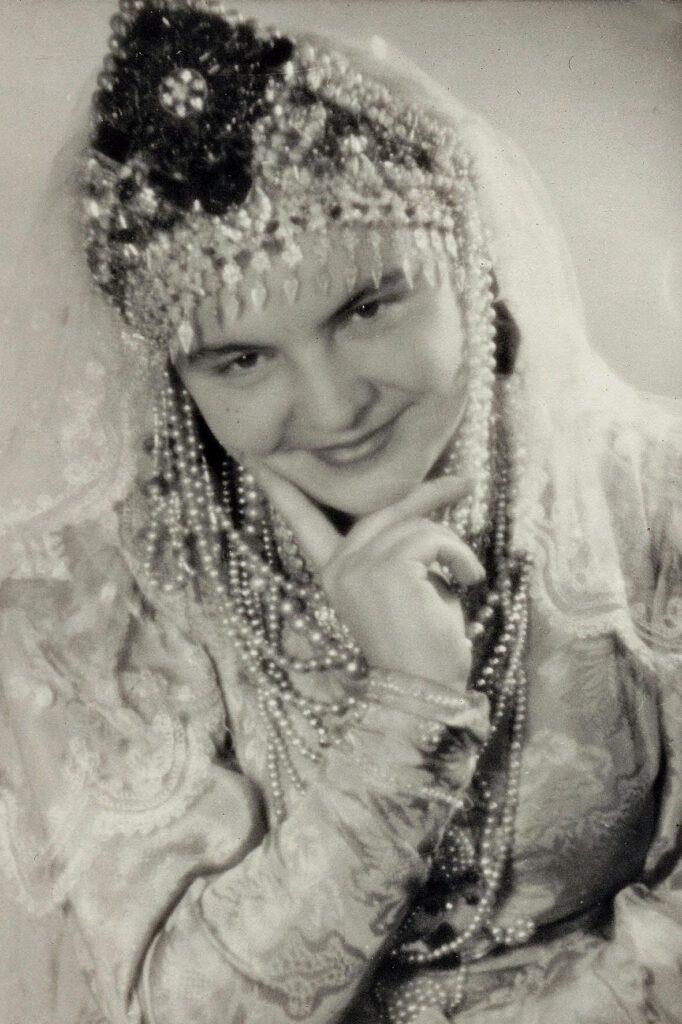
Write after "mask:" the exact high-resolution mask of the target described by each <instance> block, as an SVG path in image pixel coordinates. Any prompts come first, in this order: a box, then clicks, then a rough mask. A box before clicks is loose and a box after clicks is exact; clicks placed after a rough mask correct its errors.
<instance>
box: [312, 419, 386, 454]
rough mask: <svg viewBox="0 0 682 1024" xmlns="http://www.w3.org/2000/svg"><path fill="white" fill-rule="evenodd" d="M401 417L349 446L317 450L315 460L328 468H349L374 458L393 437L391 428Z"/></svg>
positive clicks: (342, 445)
mask: <svg viewBox="0 0 682 1024" xmlns="http://www.w3.org/2000/svg"><path fill="white" fill-rule="evenodd" d="M401 415H402V412H401V413H398V415H396V416H394V417H393V418H392V419H390V420H389V421H388V422H387V423H384V424H383V426H381V427H377V428H376V430H372V431H370V433H368V434H364V435H363V436H362V437H361V438H359V439H358V440H357V441H353V442H352V443H351V444H339V445H333V446H331V447H329V448H317V449H316V450H315V458H317V459H319V461H320V462H324V463H326V465H328V466H334V467H338V466H349V465H353V464H355V463H358V462H364V461H366V460H367V459H371V458H374V457H375V456H376V455H379V454H380V452H382V451H383V450H384V448H385V447H386V445H387V444H388V442H389V441H390V440H391V437H392V435H393V428H394V426H395V424H396V422H397V420H398V419H399V418H400V416H401Z"/></svg>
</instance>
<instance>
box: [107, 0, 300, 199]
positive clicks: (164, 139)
mask: <svg viewBox="0 0 682 1024" xmlns="http://www.w3.org/2000/svg"><path fill="white" fill-rule="evenodd" d="M113 28H114V40H113V42H114V45H113V46H112V53H111V54H110V57H109V59H108V64H107V66H106V68H105V71H104V73H103V75H102V76H101V77H100V81H99V85H100V91H99V93H98V95H97V97H96V99H95V130H94V136H93V140H92V148H93V149H94V150H95V151H96V152H98V153H99V154H101V155H102V156H104V157H106V158H107V159H108V160H111V161H113V162H114V164H119V165H121V164H124V163H129V162H130V161H132V160H135V161H136V162H139V163H140V164H143V165H144V166H145V167H146V170H147V181H148V184H149V185H150V186H151V187H152V188H153V189H154V191H155V192H156V193H157V194H158V196H159V198H162V199H165V200H167V201H168V202H170V203H171V204H172V205H173V206H174V207H175V208H177V209H179V210H187V209H189V208H190V207H191V206H192V205H193V204H194V203H195V202H197V201H198V202H199V203H200V204H201V206H202V208H203V209H204V210H205V211H206V212H207V213H212V214H222V213H224V212H225V211H226V210H227V209H228V208H229V207H231V206H234V205H238V204H240V203H242V202H243V201H244V199H245V198H246V196H247V195H248V192H249V189H250V187H251V159H252V154H253V145H252V138H251V136H252V128H253V125H254V124H255V122H256V121H257V120H258V118H259V117H261V116H262V115H263V113H264V112H265V111H266V109H267V102H266V98H265V94H266V90H267V88H268V85H269V84H270V83H271V82H272V81H273V79H274V78H277V77H281V75H282V67H283V65H285V64H286V62H287V61H289V60H290V58H291V56H292V54H293V50H294V47H293V43H292V42H291V41H290V40H289V39H286V38H284V37H282V36H279V35H272V34H271V35H267V36H260V35H259V34H257V32H256V31H255V29H254V27H253V25H252V24H250V23H249V22H239V21H237V22H234V23H232V22H228V21H225V20H224V19H223V18H221V17H219V16H217V15H214V14H210V13H203V12H199V11H196V10H187V9H184V10H169V9H164V8H161V7H155V6H148V7H143V9H142V10H141V11H139V13H137V15H136V17H135V18H134V19H133V20H132V21H130V22H129V21H128V20H127V19H124V18H123V17H118V18H117V19H115V20H114V24H113Z"/></svg>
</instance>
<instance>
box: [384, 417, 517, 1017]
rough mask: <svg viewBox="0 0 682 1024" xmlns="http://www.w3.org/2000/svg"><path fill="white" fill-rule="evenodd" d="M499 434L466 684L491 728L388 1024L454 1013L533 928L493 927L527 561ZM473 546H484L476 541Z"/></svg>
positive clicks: (445, 845) (409, 941)
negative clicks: (481, 966)
mask: <svg viewBox="0 0 682 1024" xmlns="http://www.w3.org/2000/svg"><path fill="white" fill-rule="evenodd" d="M499 427H500V425H499V420H498V422H497V428H498V429H497V430H496V434H497V438H496V445H495V446H494V449H495V455H494V465H493V476H494V487H495V499H494V501H493V507H492V510H491V511H492V515H491V531H490V534H491V536H490V538H489V542H488V548H489V553H490V554H489V559H488V561H489V565H490V567H491V570H492V573H494V585H493V587H492V588H491V589H490V590H489V592H488V594H487V596H486V599H485V601H484V602H483V603H482V604H481V606H480V607H479V609H478V611H477V612H476V613H475V614H474V616H473V618H472V621H471V625H470V627H469V635H470V636H471V638H472V639H473V640H474V642H475V645H476V651H477V655H478V657H477V663H475V667H474V671H473V672H472V680H473V682H472V684H471V686H472V688H473V689H476V690H479V691H480V692H483V693H485V694H486V695H487V697H488V699H489V701H490V705H491V712H492V715H491V731H490V735H489V738H488V740H487V741H486V743H485V744H484V745H483V747H482V749H481V750H480V751H479V753H478V759H477V770H476V773H475V775H474V781H473V784H472V786H471V789H470V797H471V800H470V806H469V809H468V811H465V812H463V813H460V814H457V815H455V816H454V817H453V820H452V822H451V824H450V825H449V827H448V828H447V830H446V832H445V835H444V837H443V840H442V842H441V844H440V847H439V849H438V850H437V852H436V855H435V857H434V862H433V867H432V871H431V875H430V879H429V882H428V883H427V885H426V887H425V889H424V892H423V893H422V895H421V897H420V898H419V899H418V900H417V902H416V903H415V905H414V906H413V908H412V910H411V911H410V913H409V914H408V916H407V917H406V918H405V920H404V921H403V923H402V926H401V928H400V930H399V932H398V935H397V938H396V942H395V944H394V947H393V949H392V951H391V955H392V957H393V958H394V959H395V960H397V961H398V962H400V963H401V964H403V965H404V966H405V967H406V968H407V969H412V970H413V971H414V974H413V975H412V978H411V979H410V980H409V981H408V982H407V983H406V984H404V985H403V986H402V987H401V988H399V989H398V990H397V991H392V990H391V988H390V986H385V987H383V988H380V992H379V995H380V998H381V1000H382V1002H383V1003H384V1006H385V1009H386V1013H387V1017H388V1020H389V1021H390V1022H391V1024H409V1022H411V1021H413V1020H417V1019H418V1015H419V1013H420V1012H421V1011H422V1010H423V1009H425V1008H426V1007H434V1008H438V1009H439V1010H441V1011H442V1012H443V1013H445V1014H447V1015H448V1016H451V1015H453V1014H455V1013H456V1012H457V1011H458V1009H460V1008H461V1006H462V1004H463V1001H464V996H465V986H466V980H467V973H468V965H469V964H470V963H472V962H474V961H475V960H478V959H480V958H481V957H483V956H485V955H486V954H487V953H488V952H490V950H491V949H493V948H494V947H497V946H505V945H509V946H512V945H518V944H521V943H523V942H526V941H528V939H530V938H531V936H532V934H533V930H534V925H533V922H532V921H531V920H529V919H526V918H524V919H519V920H516V921H514V922H513V923H512V924H509V925H507V926H505V927H502V926H500V925H498V924H496V923H495V917H496V912H497V910H498V909H499V903H500V899H501V897H502V895H503V887H504V882H505V875H506V872H507V871H508V869H509V865H510V859H511V855H512V852H513V845H514V826H515V819H516V810H517V805H518V798H519V783H520V774H521V751H522V746H523V739H524V734H525V725H526V710H527V681H526V675H525V671H524V666H523V653H524V650H525V643H526V638H527V632H528V587H529V576H530V569H531V560H530V557H529V556H528V555H525V554H523V553H519V554H516V553H514V554H512V553H511V551H510V547H511V538H510V532H511V515H510V508H509V500H510V487H511V480H510V466H509V461H510V460H509V457H508V453H507V451H506V441H505V439H504V438H503V437H500V434H501V430H500V429H499ZM478 546H479V549H480V548H481V547H484V546H485V543H484V541H483V539H482V538H479V541H478ZM491 767H494V773H495V775H496V776H497V777H498V779H499V777H500V776H501V777H502V778H503V783H502V784H500V782H499V781H498V784H497V785H491V783H490V782H489V781H488V779H487V778H486V775H487V774H488V772H489V770H490V768H491ZM462 903H464V904H465V905H466V906H467V907H468V910H469V912H468V914H467V915H466V916H465V923H463V924H460V925H459V926H458V927H455V925H454V924H453V914H455V913H456V912H457V910H458V907H459V908H461V905H462ZM459 916H460V917H461V916H462V915H461V914H460V915H459ZM431 966H434V967H439V968H443V967H450V968H452V970H451V971H450V972H443V971H442V970H441V971H440V972H439V973H440V975H441V977H438V976H437V975H435V974H434V973H430V974H427V975H424V974H423V973H422V974H421V975H420V974H419V973H418V969H419V968H428V967H431ZM445 979H447V980H445Z"/></svg>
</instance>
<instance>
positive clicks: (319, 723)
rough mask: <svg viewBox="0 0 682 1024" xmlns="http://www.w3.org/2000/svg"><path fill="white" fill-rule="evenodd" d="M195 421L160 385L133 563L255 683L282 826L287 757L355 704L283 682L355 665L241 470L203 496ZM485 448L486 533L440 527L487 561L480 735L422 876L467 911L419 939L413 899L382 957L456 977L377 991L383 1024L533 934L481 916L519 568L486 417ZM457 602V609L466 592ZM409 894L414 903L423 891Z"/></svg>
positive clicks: (493, 430)
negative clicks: (469, 775)
mask: <svg viewBox="0 0 682 1024" xmlns="http://www.w3.org/2000/svg"><path fill="white" fill-rule="evenodd" d="M195 416H196V413H195V410H194V406H193V404H192V402H191V400H190V399H189V396H188V395H187V394H186V393H185V392H184V391H182V390H181V391H179V392H178V389H177V387H176V385H175V384H174V383H173V382H172V381H171V379H170V377H169V376H167V377H166V383H165V387H164V389H163V392H162V397H161V403H160V408H159V410H158V412H157V418H156V423H155V431H154V443H153V463H154V471H155V472H154V478H153V481H152V484H151V486H150V487H149V499H150V509H151V517H150V526H149V529H148V530H147V531H146V544H145V557H144V567H145V569H146V571H147V573H148V575H149V576H150V577H151V578H155V577H156V578H157V579H158V577H159V572H158V559H159V556H160V555H161V554H162V553H163V552H164V551H166V552H169V553H170V556H171V559H172V561H173V562H174V565H175V578H174V579H172V580H169V581H168V582H166V583H165V584H164V585H163V586H164V587H165V589H167V590H175V589H176V588H178V587H179V586H182V587H186V586H187V585H188V584H191V585H192V586H193V587H194V588H195V591H196V592H197V595H198V596H200V598H201V600H202V601H203V602H204V603H206V602H208V603H209V604H210V605H211V606H212V608H213V611H214V613H215V615H216V617H217V620H218V622H219V623H220V625H221V626H222V627H223V629H224V631H225V635H226V636H227V638H228V640H229V641H230V642H231V643H232V645H233V646H234V648H235V649H236V651H237V654H238V655H239V657H240V660H241V663H242V665H243V667H244V670H245V672H246V676H247V678H248V679H250V681H251V683H252V684H253V685H254V686H255V688H256V692H257V700H256V703H257V708H258V712H259V714H260V716H261V719H262V721H263V725H264V730H265V735H266V741H267V752H266V765H267V774H268V783H269V788H270V791H271V797H272V807H273V814H274V817H275V819H276V820H277V821H282V820H283V819H284V818H285V816H286V809H287V808H286V800H285V792H286V790H287V788H293V790H294V791H296V792H299V793H302V792H304V790H305V788H306V786H305V780H304V777H303V775H302V773H301V770H300V768H299V766H298V764H297V761H298V760H299V759H303V760H305V761H308V762H310V763H312V764H319V763H320V762H321V760H322V758H323V750H324V748H325V747H328V746H329V745H330V744H333V743H335V742H337V741H338V740H337V737H339V736H340V735H341V733H342V731H343V730H344V729H345V728H346V727H347V726H348V724H350V723H352V722H353V721H359V720H360V719H361V717H362V714H363V712H364V709H365V705H364V702H362V701H359V700H358V699H357V698H356V697H354V696H353V695H352V694H351V693H344V695H343V696H342V697H340V698H339V699H337V700H329V699H328V700H320V699H318V698H317V697H311V696H308V695H306V694H304V693H303V692H301V690H300V689H299V688H297V686H296V685H295V684H294V681H293V679H292V676H293V675H295V674H299V675H301V674H303V675H305V674H308V673H311V672H320V671H334V670H336V671H339V672H340V673H342V674H343V676H344V677H345V678H346V679H348V678H352V677H357V676H360V675H363V674H364V671H365V666H364V663H363V659H362V654H361V652H360V650H359V649H358V647H357V645H356V644H355V642H354V641H353V639H352V637H351V636H350V634H349V633H348V631H347V629H345V627H344V626H343V624H342V623H340V622H339V620H338V618H337V616H336V615H335V614H334V611H333V609H331V608H330V606H329V605H328V603H327V601H326V598H325V595H324V593H323V592H322V591H321V589H320V587H319V586H318V585H317V583H316V581H315V579H314V578H313V576H312V574H311V573H310V572H309V570H308V568H307V566H306V563H305V560H304V558H303V557H302V555H301V552H300V549H299V547H298V544H297V542H296V539H295V536H294V534H293V532H292V531H291V530H290V529H289V527H288V526H287V525H286V524H285V523H284V521H283V520H282V519H281V518H280V517H279V516H278V514H277V513H276V511H275V510H273V509H272V508H270V507H269V506H268V503H267V502H266V500H265V499H264V497H263V496H262V495H261V494H260V493H259V491H258V489H257V486H256V481H255V479H254V478H253V476H251V475H250V474H249V473H246V472H244V471H243V470H242V469H241V468H239V467H235V464H234V463H232V462H231V461H229V460H228V461H226V462H225V463H224V465H223V467H222V474H221V480H220V486H219V489H218V495H216V485H215V482H214V480H213V477H212V475H211V472H210V470H209V467H208V462H207V459H206V456H205V454H204V451H203V448H202V445H201V442H200V441H199V439H198V436H197V430H196V420H195ZM485 440H486V441H488V440H489V444H485V445H482V447H485V448H487V449H488V450H489V451H490V455H488V456H486V465H485V470H486V472H485V473H484V474H483V476H484V478H485V480H486V481H487V482H486V487H487V488H488V491H489V492H492V491H493V490H494V495H493V494H492V493H488V494H487V495H486V497H487V498H488V501H487V504H488V508H489V510H490V511H489V513H488V515H487V516H485V519H486V521H487V522H488V523H490V526H489V528H488V529H487V530H481V531H479V532H477V533H475V534H474V535H471V532H470V529H471V528H470V524H469V528H467V516H466V513H465V512H463V511H462V508H461V506H460V507H459V508H458V509H456V510H448V511H447V512H446V513H445V514H444V515H443V517H442V518H443V522H447V523H448V524H449V525H450V526H451V527H452V529H453V530H454V531H455V532H456V533H457V534H458V535H460V536H463V537H464V539H465V540H467V542H468V543H470V544H471V545H472V547H473V548H474V549H475V550H476V552H477V554H479V556H480V557H481V558H483V559H485V558H486V557H487V561H488V568H489V576H491V577H492V578H493V580H494V586H493V587H492V589H490V591H489V592H488V594H487V596H486V598H485V600H484V602H483V603H482V604H481V605H480V607H479V608H478V609H477V610H475V609H470V608H467V612H468V613H469V614H468V616H467V617H468V618H469V619H470V626H469V635H470V637H471V639H472V641H473V642H474V651H475V664H476V665H477V668H476V671H475V672H474V673H473V675H472V678H473V684H472V685H473V688H474V689H477V690H479V691H481V692H483V693H485V694H486V695H487V696H488V698H489V700H490V703H491V709H492V722H491V733H490V738H489V740H488V741H487V742H486V744H485V746H484V748H483V749H482V750H481V752H480V754H479V757H478V762H477V764H478V767H477V771H476V774H475V777H474V783H473V785H472V787H471V790H470V794H469V796H470V800H469V804H470V806H469V809H468V810H466V809H465V810H461V804H462V801H461V799H457V800H453V808H454V814H453V819H452V823H451V825H450V826H449V828H448V829H447V830H446V833H445V836H444V838H443V841H442V843H441V845H440V848H439V850H438V851H437V852H436V854H435V857H434V861H433V870H432V876H431V877H432V879H434V878H435V879H436V880H440V881H441V882H442V883H444V885H445V889H446V898H445V899H444V900H443V901H442V906H441V908H440V911H441V914H442V915H443V914H444V915H447V912H448V911H449V910H451V909H454V907H455V905H456V902H457V901H458V900H461V899H462V898H463V897H462V896H461V893H462V892H464V890H465V889H466V888H467V887H468V888H469V889H471V888H472V886H473V889H474V890H475V891H472V892H467V901H471V903H472V905H474V906H475V910H473V912H472V915H471V918H470V920H469V922H468V923H467V924H466V926H465V927H463V928H461V929H460V930H459V931H457V932H456V931H455V929H454V928H453V927H452V925H451V924H446V925H445V927H443V926H441V928H440V929H438V931H437V933H434V932H432V933H431V934H428V935H427V936H426V937H424V936H423V935H420V934H419V931H420V920H421V919H422V918H423V917H424V914H423V911H424V906H423V900H420V901H418V903H417V904H416V905H415V907H414V908H413V909H412V911H411V912H410V914H409V915H408V916H407V918H406V919H405V921H404V922H403V924H402V926H401V928H400V930H399V933H398V936H397V939H396V943H395V946H394V948H393V950H392V954H391V955H392V956H393V957H394V958H395V959H397V960H398V961H400V962H401V963H402V964H404V965H405V966H406V967H408V968H412V969H413V970H415V971H417V970H418V969H419V968H426V967H429V966H430V965H433V964H443V963H445V964H449V963H452V964H453V966H454V967H455V968H456V970H455V971H454V973H453V974H450V979H451V980H450V981H449V982H448V983H446V982H445V981H443V982H441V981H437V982H436V981H435V980H434V979H433V978H431V977H428V976H427V977H421V978H420V977H419V975H418V974H417V975H416V976H415V978H414V980H413V982H412V983H408V985H407V986H406V987H403V989H402V990H400V991H399V993H398V994H397V995H396V994H395V993H392V992H391V991H390V990H388V989H386V988H384V989H381V988H380V989H379V991H378V995H379V998H380V999H382V1000H383V1001H384V1003H385V1006H386V1009H387V1012H388V1017H389V1020H390V1021H391V1022H392V1024H407V1022H409V1021H412V1020H413V1019H415V1018H414V1014H415V1009H416V1008H417V1009H418V1008H419V1007H423V1006H438V1007H439V1008H440V1009H446V1010H447V1012H448V1013H452V1012H456V1011H457V1009H458V1008H459V1007H460V1006H461V1004H462V1001H463V998H464V988H465V982H466V971H467V965H468V964H469V963H471V962H472V961H474V960H476V959H478V958H480V957H481V956H484V955H485V954H486V952H488V951H489V950H490V949H491V948H493V947H494V946H495V945H510V944H515V943H519V942H523V941H526V940H527V939H528V938H529V937H530V935H531V934H532V931H533V925H532V922H530V921H525V920H524V921H518V922H515V923H514V924H513V925H512V926H509V927H505V928H502V927H500V926H498V925H497V924H496V923H495V915H496V911H497V910H498V905H499V902H500V897H501V889H502V883H503V879H504V877H505V871H506V870H507V868H508V865H509V862H510V857H511V854H512V850H513V842H514V821H515V814H516V807H517V802H518V792H519V776H520V766H521V748H522V744H523V737H524V731H525V720H526V679H525V673H524V670H523V665H522V656H523V651H524V646H525V640H526V635H527V626H528V581H529V573H530V560H529V558H528V557H527V556H525V555H523V554H515V553H511V550H510V549H511V543H510V531H511V513H510V508H509V502H510V492H511V478H510V464H509V453H508V451H507V448H506V439H505V438H504V437H502V429H501V423H500V420H499V417H498V416H497V415H493V416H491V417H489V418H488V423H487V427H486V438H485ZM460 457H461V453H460V452H458V451H455V456H454V458H453V459H451V460H450V462H449V464H448V465H447V466H446V469H445V472H449V471H452V470H453V463H455V462H457V463H458V462H459V459H460ZM235 468H236V472H235ZM491 480H494V488H493V487H492V485H491V483H490V481H491ZM479 504H482V503H479ZM479 514H480V511H479ZM463 600H464V601H465V603H467V596H466V595H464V596H463ZM289 633H291V634H292V635H294V636H296V637H297V639H298V641H299V646H304V647H306V648H307V649H308V651H309V652H311V653H310V654H308V656H305V657H304V656H301V655H300V654H293V655H292V654H289V653H287V650H286V648H285V640H286V638H287V636H288V635H289ZM496 743H497V744H498V746H501V747H502V748H503V755H502V757H503V762H502V763H503V765H504V775H505V779H506V784H505V787H504V793H503V794H502V795H501V796H499V795H498V794H497V793H495V792H494V791H493V788H492V787H491V785H490V784H489V783H488V781H487V780H486V777H485V774H486V773H485V760H486V755H488V754H489V753H490V752H491V749H492V747H493V745H494V744H496ZM499 764H500V762H497V763H496V768H499ZM285 780H286V782H285ZM474 812H475V813H474ZM474 819H476V820H474ZM425 893H426V895H427V896H428V895H429V886H428V885H427V887H426V890H425ZM453 894H454V895H453ZM474 901H475V902H474ZM427 916H428V915H427ZM443 933H446V934H443ZM443 976H444V975H443Z"/></svg>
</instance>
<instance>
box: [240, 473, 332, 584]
mask: <svg viewBox="0 0 682 1024" xmlns="http://www.w3.org/2000/svg"><path fill="white" fill-rule="evenodd" d="M253 472H254V474H255V476H256V479H257V480H258V482H259V484H260V485H261V487H262V488H263V490H264V491H265V494H266V496H267V498H268V500H269V501H270V502H271V504H272V505H274V506H275V508H276V509H277V511H278V512H279V513H280V514H281V515H282V516H283V517H284V519H285V520H286V521H287V523H288V525H289V526H290V527H291V529H292V530H293V531H294V534H295V535H296V540H297V541H298V543H299V545H300V547H301V550H302V551H303V553H304V554H305V556H306V558H308V560H309V561H310V562H311V564H312V565H313V567H314V568H316V569H323V568H324V566H325V565H327V563H328V562H329V561H330V560H331V558H332V556H333V555H334V553H335V551H336V549H337V548H338V546H339V544H340V543H341V541H342V539H343V538H342V536H341V534H340V533H339V532H338V531H337V530H335V529H334V527H333V526H332V524H331V523H330V522H329V520H328V519H327V517H326V516H325V515H324V513H323V512H321V511H320V510H319V508H317V506H316V505H315V504H314V503H313V502H312V501H311V499H310V498H309V497H308V496H307V495H306V494H304V493H303V491H302V490H300V488H298V487H296V486H295V484H292V483H291V482H290V481H289V480H285V479H284V477H282V476H280V475H279V474H278V473H274V472H273V471H272V470H271V469H265V468H264V467H262V466H258V467H257V468H254V469H253Z"/></svg>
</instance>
